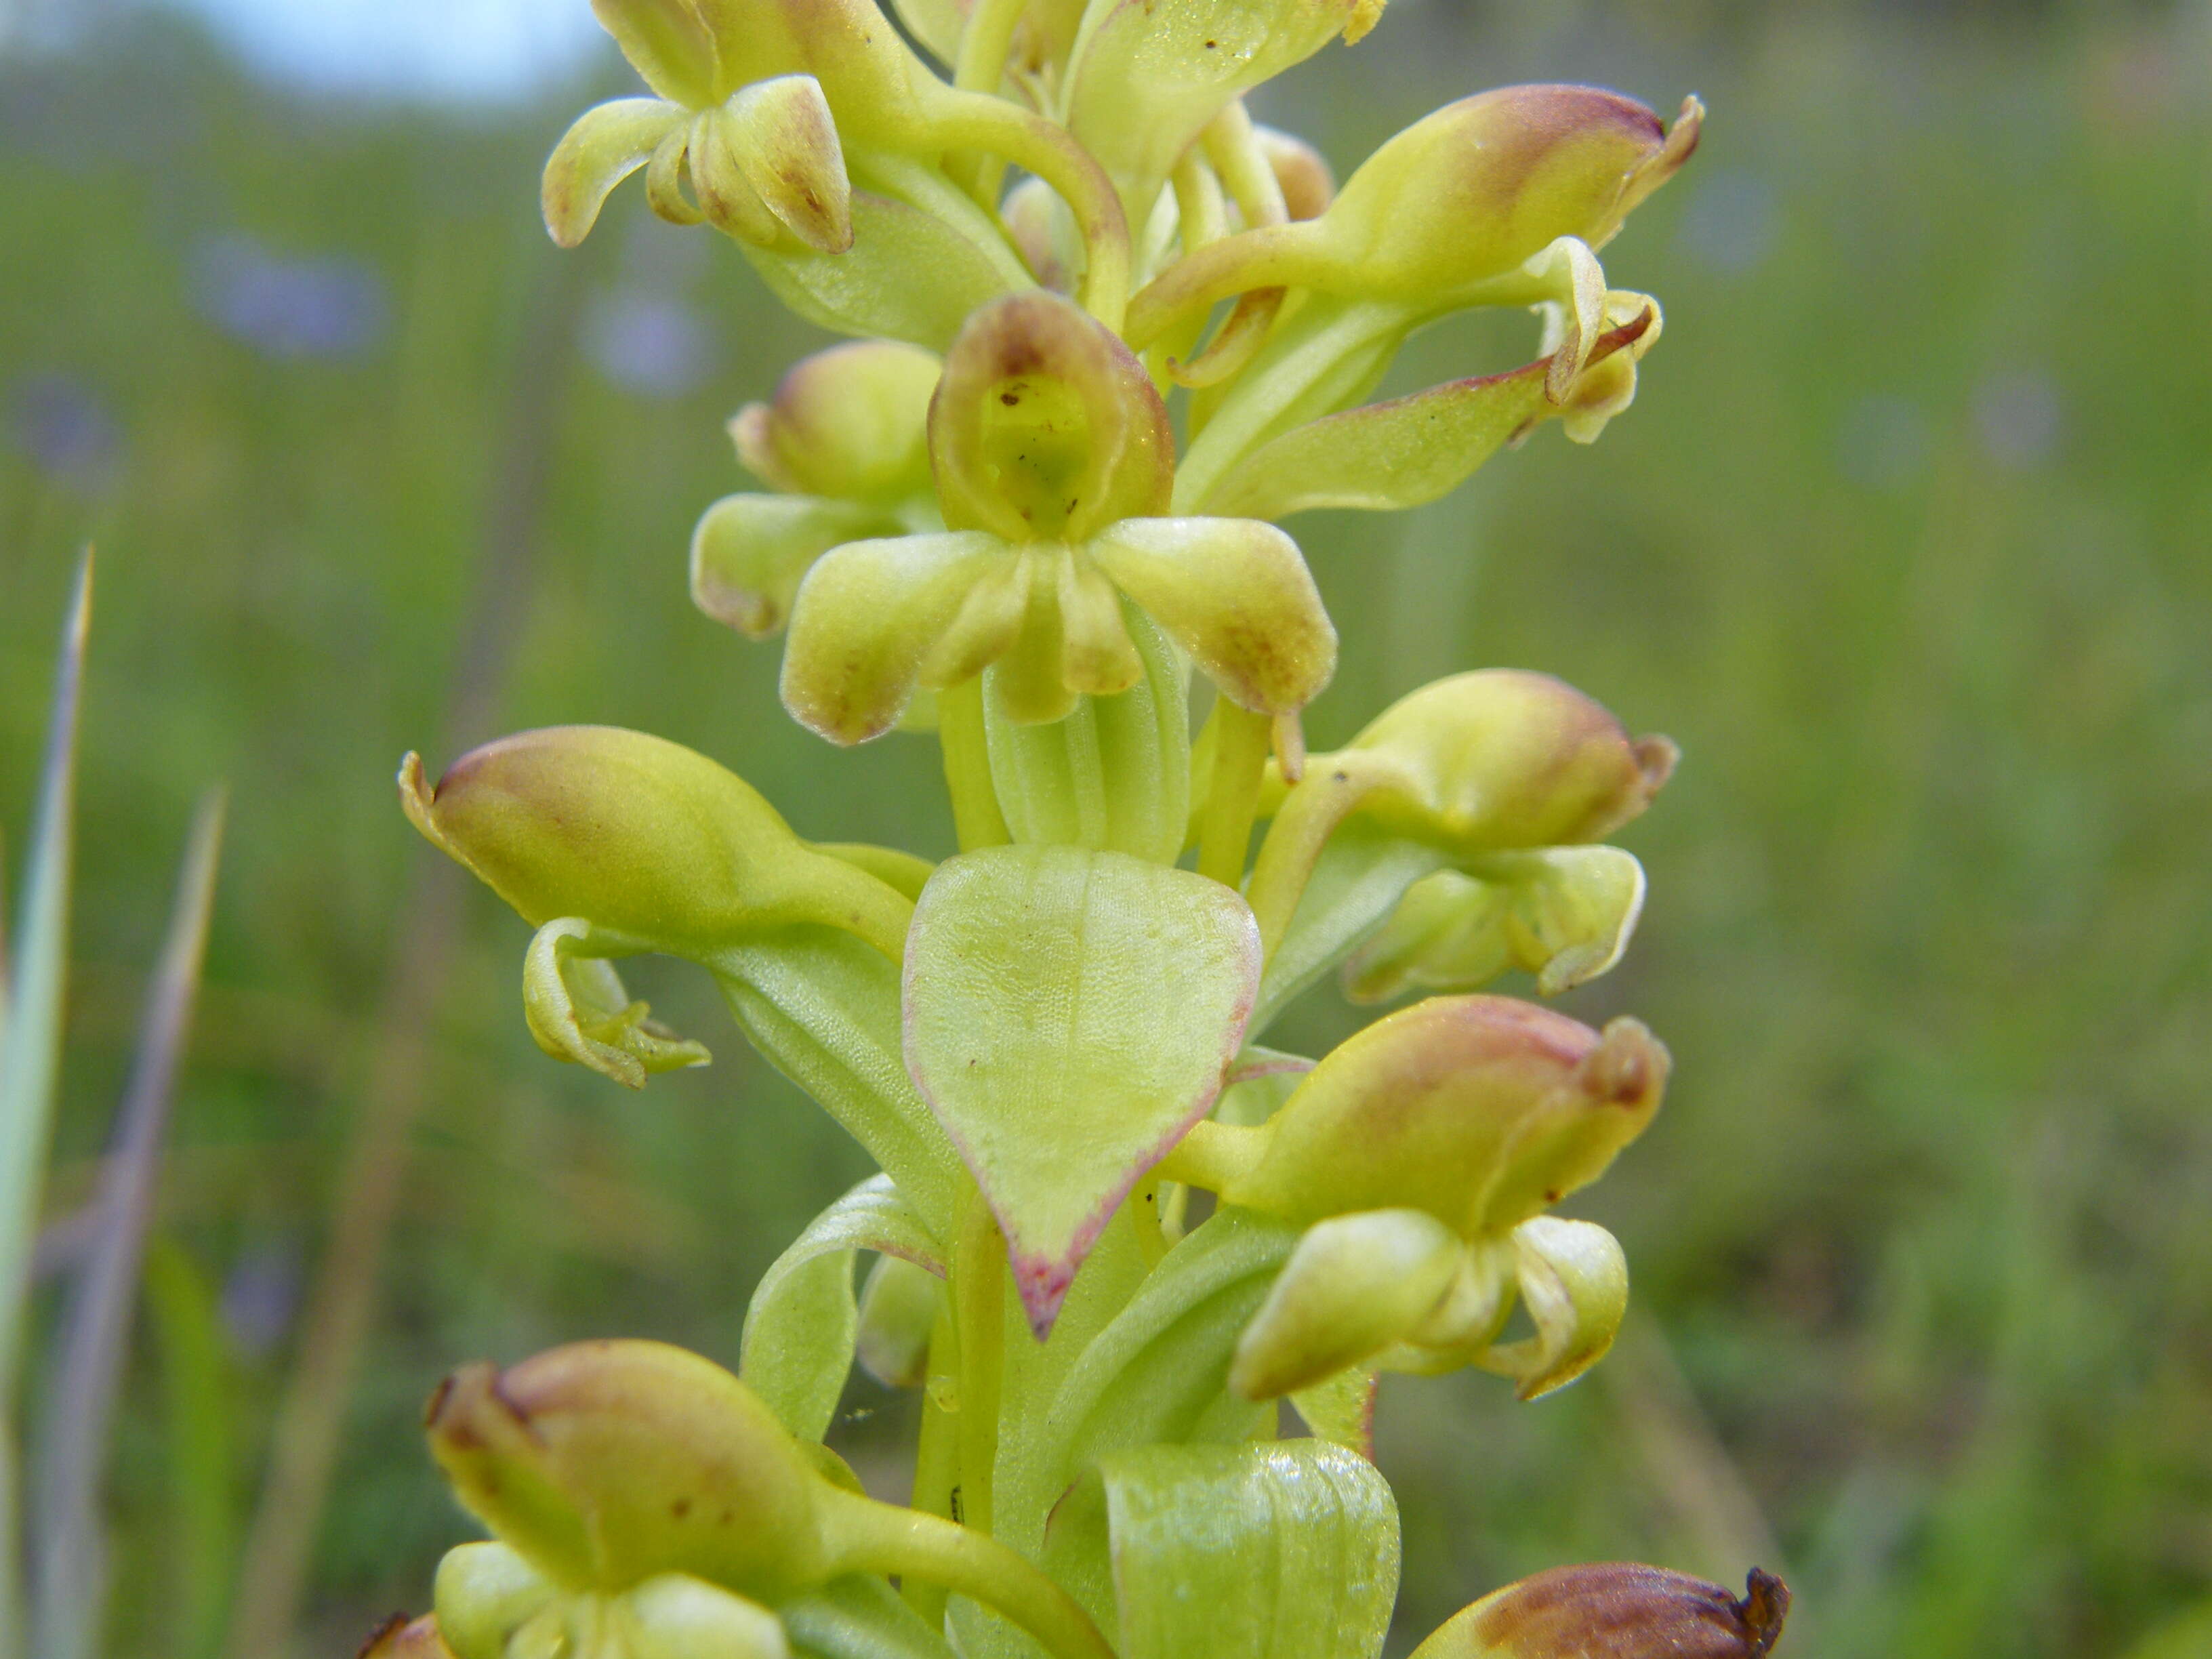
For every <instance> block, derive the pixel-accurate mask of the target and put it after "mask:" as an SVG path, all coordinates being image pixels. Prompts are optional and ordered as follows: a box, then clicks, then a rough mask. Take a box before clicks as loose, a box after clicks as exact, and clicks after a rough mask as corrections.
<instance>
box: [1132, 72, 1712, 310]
mask: <svg viewBox="0 0 2212 1659" xmlns="http://www.w3.org/2000/svg"><path fill="white" fill-rule="evenodd" d="M1702 118H1703V111H1702V109H1701V108H1700V106H1699V105H1698V103H1697V100H1694V99H1692V100H1689V101H1688V102H1686V103H1685V104H1684V106H1683V108H1682V114H1681V116H1680V118H1678V119H1677V120H1676V122H1675V124H1674V130H1673V131H1671V132H1669V131H1666V130H1664V129H1663V128H1662V126H1661V125H1660V122H1659V118H1658V117H1657V116H1656V115H1655V114H1653V113H1652V112H1651V111H1650V110H1649V109H1647V108H1646V107H1645V106H1643V105H1642V104H1639V103H1638V102H1636V101H1635V100H1633V99H1630V98H1624V97H1622V96H1620V94H1618V93H1612V92H1604V91H1601V90H1599V89H1598V88H1594V87H1575V86H1527V87H1504V88H1498V90H1496V91H1492V92H1486V93H1480V94H1477V95H1475V96H1474V97H1472V98H1463V99H1462V100H1460V101H1459V102H1457V103H1455V104H1448V105H1446V106H1444V107H1443V109H1440V110H1438V111H1437V112H1435V113H1434V114H1432V115H1431V116H1428V117H1427V118H1425V119H1423V120H1420V121H1418V122H1416V123H1414V124H1413V125H1412V126H1410V127H1408V128H1407V129H1406V130H1405V131H1403V132H1401V133H1400V134H1399V135H1398V136H1397V137H1395V138H1393V139H1391V140H1390V142H1389V143H1387V144H1385V145H1383V148H1382V149H1379V150H1377V151H1376V152H1375V154H1374V155H1371V156H1370V157H1369V158H1368V159H1367V161H1365V162H1364V163H1363V164H1362V165H1361V166H1360V167H1359V169H1358V171H1357V172H1356V173H1353V174H1352V177H1351V178H1350V179H1347V180H1346V182H1345V185H1344V189H1343V190H1342V191H1340V193H1339V194H1338V195H1337V197H1336V198H1335V200H1334V201H1333V202H1332V203H1331V204H1329V207H1328V211H1327V212H1325V213H1323V214H1322V215H1321V216H1320V217H1318V218H1316V219H1313V220H1310V221H1306V222H1293V223H1291V224H1287V225H1279V226H1268V227H1262V228H1256V229H1253V230H1249V231H1246V232H1244V233H1243V234H1241V235H1237V236H1231V237H1226V238H1225V239H1223V240H1220V241H1218V242H1213V243H1210V244H1208V245H1207V246H1205V247H1203V248H1201V249H1200V250H1199V251H1198V252H1197V253H1195V254H1194V255H1193V256H1192V257H1190V258H1187V259H1184V260H1182V262H1180V263H1179V264H1176V265H1173V266H1170V268H1169V269H1168V270H1166V271H1165V272H1164V273H1163V274H1162V275H1161V276H1160V277H1159V279H1158V281H1156V282H1154V283H1152V286H1151V287H1149V288H1148V289H1146V290H1145V291H1144V292H1143V293H1141V294H1139V295H1138V296H1137V298H1136V300H1135V301H1134V302H1133V304H1132V306H1131V307H1130V312H1129V321H1128V329H1127V333H1128V336H1129V338H1130V340H1131V342H1132V343H1135V344H1138V345H1139V346H1142V345H1146V344H1149V343H1151V342H1152V340H1154V339H1156V338H1158V337H1159V336H1160V335H1161V334H1162V333H1164V331H1166V330H1167V329H1168V328H1169V327H1170V326H1172V325H1174V324H1175V323H1176V321H1178V320H1179V319H1182V318H1184V317H1185V316H1187V315H1188V314H1189V313H1192V312H1194V311H1195V310H1197V309H1198V308H1200V307H1204V306H1208V305H1211V304H1212V303H1213V302H1214V301H1217V300H1221V299H1225V298H1227V297H1229V296H1230V295H1235V294H1243V293H1248V292H1249V291H1251V290H1252V289H1260V288H1281V287H1294V288H1309V289H1318V290H1320V291H1321V292H1322V293H1326V294H1333V295H1340V296H1342V297H1345V298H1347V299H1358V300H1372V301H1389V302H1391V303H1395V304H1398V305H1401V306H1404V307H1407V308H1408V309H1409V310H1410V311H1412V312H1413V313H1418V314H1422V315H1432V314H1435V313H1439V312H1442V311H1446V310H1451V309H1455V308H1456V307H1460V306H1464V305H1468V304H1474V303H1480V302H1482V301H1484V300H1486V299H1493V300H1495V301H1499V302H1506V301H1512V300H1514V299H1516V298H1517V297H1518V296H1516V295H1508V294H1504V293H1502V292H1501V293H1499V294H1498V295H1486V292H1485V285H1486V284H1491V283H1496V282H1498V280H1499V279H1501V278H1508V277H1511V276H1514V275H1515V274H1516V272H1517V271H1518V270H1519V268H1520V267H1521V266H1522V264H1523V263H1524V262H1526V261H1528V260H1530V259H1532V258H1535V257H1536V256H1538V255H1539V254H1541V253H1542V252H1543V251H1544V250H1545V249H1546V248H1547V247H1549V246H1551V245H1552V244H1553V242H1555V241H1557V240H1559V239H1560V238H1562V237H1571V238H1575V239H1577V240H1581V241H1583V242H1586V243H1588V244H1589V245H1590V246H1593V247H1595V246H1599V245H1601V244H1602V243H1603V242H1604V241H1605V240H1607V238H1608V237H1610V236H1611V235H1612V234H1613V232H1614V231H1616V230H1618V229H1619V228H1620V223H1621V221H1622V220H1623V218H1625V217H1626V215H1627V213H1628V211H1629V210H1630V209H1631V208H1632V207H1634V206H1635V205H1636V204H1638V202H1640V201H1642V200H1643V199H1644V197H1646V196H1648V195H1650V193H1651V191H1654V190H1656V189H1657V188H1658V186H1659V185H1661V184H1662V183H1664V182H1665V181H1666V180H1667V179H1668V178H1670V177H1671V176H1673V174H1674V170H1675V169H1676V168H1677V167H1680V165H1681V164H1682V162H1683V161H1686V159H1688V156H1689V154H1690V152H1691V151H1692V149H1695V148H1696V145H1697V139H1698V131H1699V124H1700V122H1701V120H1702Z"/></svg>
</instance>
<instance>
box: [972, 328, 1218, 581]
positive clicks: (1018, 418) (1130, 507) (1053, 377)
mask: <svg viewBox="0 0 2212 1659" xmlns="http://www.w3.org/2000/svg"><path fill="white" fill-rule="evenodd" d="M929 447H930V455H931V459H932V460H933V463H934V464H935V467H936V472H937V487H938V494H939V499H940V501H942V504H943V507H944V510H945V525H946V526H947V527H948V528H950V529H953V530H986V531H988V532H991V533H992V534H994V535H996V536H999V537H1001V538H1004V539H1006V540H1007V541H1010V542H1030V541H1038V540H1067V541H1079V540H1081V539H1083V538H1085V537H1086V536H1088V535H1090V534H1091V532H1093V531H1095V530H1097V529H1098V528H1100V527H1101V526H1104V525H1108V524H1110V523H1112V522H1114V521H1115V520H1119V519H1132V518H1145V517H1152V516H1154V515H1157V514H1158V513H1164V512H1165V511H1166V510H1167V505H1168V497H1169V492H1170V489H1171V488H1172V486H1173V483H1174V471H1175V440H1174V435H1173V434H1172V432H1171V431H1170V429H1169V427H1168V417H1167V410H1166V408H1165V406H1164V404H1162V403H1161V402H1160V398H1159V394H1158V392H1156V391H1154V390H1153V387H1152V380H1151V378H1150V377H1149V376H1148V375H1146V373H1145V369H1144V366H1143V365H1142V364H1141V363H1139V362H1138V361H1137V360H1136V358H1135V357H1134V356H1131V355H1130V352H1129V349H1128V348H1127V346H1125V345H1123V344H1122V343H1121V341H1120V340H1119V339H1117V338H1116V337H1115V336H1114V334H1113V333H1112V332H1111V331H1109V330H1108V329H1106V328H1104V327H1103V326H1102V325H1100V324H1099V323H1097V321H1095V320H1094V319H1091V318H1090V317H1088V316H1085V314H1084V313H1083V312H1082V311H1081V310H1080V309H1079V308H1078V307H1075V306H1074V305H1073V304H1071V303H1070V302H1069V301H1066V300H1063V299H1061V298H1060V297H1059V296H1058V295H1053V294H1048V293H1042V292H1036V293H1029V294H1020V295H1009V296H1008V297H1007V298H1006V299H1003V300H1000V301H996V302H995V303H994V304H992V305H989V306H986V307H984V308H983V309H981V311H978V312H977V313H975V315H974V316H973V317H971V318H969V320H968V325H967V326H966V327H964V328H963V329H962V330H961V331H960V334H959V337H957V339H955V340H954V341H953V343H952V346H951V350H950V351H949V352H948V353H947V354H946V356H945V374H944V378H943V380H941V381H940V382H939V385H938V388H937V394H936V397H935V399H934V400H933V402H932V404H931V405H930V411H929Z"/></svg>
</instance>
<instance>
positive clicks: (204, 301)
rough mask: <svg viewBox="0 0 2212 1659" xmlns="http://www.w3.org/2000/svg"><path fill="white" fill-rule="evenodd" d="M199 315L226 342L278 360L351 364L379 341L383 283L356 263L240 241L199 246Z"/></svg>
mask: <svg viewBox="0 0 2212 1659" xmlns="http://www.w3.org/2000/svg"><path fill="white" fill-rule="evenodd" d="M192 286H193V299H194V302H195V303H196V304H197V307H198V308H199V312H200V314H201V315H202V316H204V317H205V318H206V319H208V320H209V321H210V322H211V323H213V324H214V325H216V327H217V328H219V329H221V330H222V331H223V332H224V333H226V334H228V335H229V336H230V337H232V338H234V339H236V340H240V341H243V342H244V343H246V344H247V345H250V346H252V347H253V348H254V349H256V350H257V351H259V352H261V353H263V354H264V356H270V357H276V358H283V359H294V358H302V357H353V356H360V355H361V354H362V352H365V351H367V350H368V349H370V348H371V347H372V346H374V345H375V344H376V343H377V342H378V341H379V340H380V339H381V338H382V337H383V336H384V331H385V328H386V323H387V321H388V319H389V313H390V309H391V307H390V304H389V302H388V301H387V300H386V295H385V289H384V281H383V279H382V278H381V277H380V276H378V275H377V274H376V272H375V271H374V270H370V269H369V267H368V266H367V265H366V264H362V262H361V261H359V260H357V259H349V258H340V257H335V256H327V255H325V256H322V257H318V258H285V257H284V256H283V255H281V254H276V253H271V252H270V251H269V250H268V249H266V248H264V247H263V246H261V245H260V244H258V242H255V241H253V240H251V239H250V238H247V237H243V236H225V237H220V238H217V239H216V240H212V241H210V242H208V243H206V244H204V246H202V247H201V248H200V250H199V252H198V255H197V258H196V259H195V260H194V270H193V285H192Z"/></svg>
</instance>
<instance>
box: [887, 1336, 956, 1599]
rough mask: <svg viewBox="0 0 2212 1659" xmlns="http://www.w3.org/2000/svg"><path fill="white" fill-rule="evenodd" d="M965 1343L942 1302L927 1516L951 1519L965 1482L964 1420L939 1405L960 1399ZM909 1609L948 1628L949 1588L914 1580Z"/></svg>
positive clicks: (921, 1449) (926, 1423)
mask: <svg viewBox="0 0 2212 1659" xmlns="http://www.w3.org/2000/svg"><path fill="white" fill-rule="evenodd" d="M959 1354H960V1343H959V1338H958V1335H957V1333H956V1332H955V1330H954V1328H953V1323H952V1302H951V1297H944V1298H941V1299H940V1301H939V1305H938V1310H937V1322H936V1324H935V1325H934V1326H933V1328H932V1329H931V1331H930V1334H929V1380H928V1383H927V1386H926V1387H925V1388H924V1389H922V1395H921V1438H920V1441H919V1442H918V1443H917V1444H916V1446H915V1457H914V1504H913V1507H914V1508H915V1509H916V1510H921V1512H922V1513H923V1514H925V1515H934V1516H939V1517H940V1518H943V1519H948V1520H949V1519H950V1518H951V1515H952V1488H953V1486H954V1483H956V1482H957V1480H959V1478H960V1440H959V1432H960V1419H959V1414H958V1413H957V1412H951V1411H948V1410H946V1409H945V1407H944V1405H943V1404H942V1403H940V1402H941V1401H943V1400H944V1399H945V1397H946V1396H947V1395H954V1396H956V1398H957V1390H958V1389H959V1381H958V1377H957V1367H958V1364H959ZM899 1594H900V1595H902V1596H904V1597H905V1598H906V1602H907V1605H908V1607H912V1608H913V1609H914V1610H915V1612H916V1613H920V1614H921V1619H922V1622H923V1623H925V1624H927V1626H929V1627H930V1628H931V1629H932V1630H937V1629H940V1628H942V1627H943V1626H944V1623H945V1587H944V1586H943V1585H942V1584H935V1583H929V1582H927V1580H924V1579H921V1578H917V1577H911V1576H909V1577H908V1578H907V1579H906V1581H905V1582H904V1583H902V1584H901V1585H900V1586H899Z"/></svg>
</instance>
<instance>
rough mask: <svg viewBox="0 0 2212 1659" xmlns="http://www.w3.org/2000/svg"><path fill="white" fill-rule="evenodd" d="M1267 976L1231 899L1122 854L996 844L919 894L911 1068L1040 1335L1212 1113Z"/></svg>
mask: <svg viewBox="0 0 2212 1659" xmlns="http://www.w3.org/2000/svg"><path fill="white" fill-rule="evenodd" d="M1259 970H1260V945H1259V934H1258V932H1257V930H1256V928H1255V927H1254V925H1253V921H1252V917H1251V913H1250V912H1249V910H1248V909H1246V908H1245V906H1244V903H1243V900H1242V899H1240V898H1238V897H1237V895H1236V894H1235V893H1234V892H1232V891H1231V890H1229V889H1228V888H1226V887H1224V886H1222V885H1221V884H1219V883H1218V882H1213V881H1209V880H1207V879H1206V878H1205V877H1203V876H1198V875H1194V874H1192V873H1191V872H1188V871H1183V870H1176V869H1173V868H1170V867H1167V866H1161V865H1157V864H1147V863H1146V862H1144V861H1143V860H1139V859H1134V858H1131V857H1129V856H1127V854H1120V853H1093V852H1086V851H1084V850H1083V849H1080V848H1072V847H1036V846H1031V847H997V848H986V849H983V850H981V851H978V852H974V853H969V854H963V855H962V856H960V857H958V858H956V859H951V860H947V861H946V862H945V863H944V864H942V865H939V866H938V869H937V873H936V874H935V875H933V876H932V877H931V878H930V882H929V885H928V886H927V887H926V888H925V889H923V890H922V896H921V902H920V903H919V904H918V905H917V906H916V907H915V925H914V930H913V933H912V937H911V940H910V944H909V946H908V951H907V968H906V975H905V981H904V996H905V1027H906V1043H905V1054H906V1062H907V1069H908V1072H909V1073H911V1074H912V1076H913V1078H914V1080H915V1085H916V1086H917V1087H918V1088H919V1089H920V1090H921V1094H922V1097H923V1098H924V1099H925V1100H927V1102H928V1103H929V1106H930V1109H931V1110H932V1111H933V1113H935V1115H936V1116H937V1119H938V1121H939V1122H940V1123H941V1124H942V1125H943V1126H944V1127H945V1133H947V1134H949V1135H950V1136H951V1139H952V1140H953V1143H954V1144H955V1146H957V1147H958V1148H959V1150H960V1154H961V1156H962V1158H963V1159H964V1160H965V1161H966V1162H967V1164H968V1166H969V1169H970V1170H972V1171H973V1172H974V1174H975V1179H976V1181H977V1182H978V1184H979V1185H981V1188H982V1189H983V1194H984V1196H985V1197H986V1198H987V1200H989V1202H990V1205H991V1208H992V1211H993V1212H994V1214H995V1215H996V1216H997V1218H998V1220H999V1225H1000V1229H1001V1230H1002V1231H1003V1232H1004V1233H1005V1235H1006V1248H1007V1254H1008V1257H1009V1259H1010V1261H1012V1267H1013V1270H1014V1279H1015V1284H1016V1285H1017V1286H1018V1289H1019V1291H1020V1293H1021V1297H1022V1302H1023V1305H1024V1308H1025V1309H1026V1310H1027V1311H1028V1313H1029V1316H1030V1324H1031V1326H1032V1327H1033V1328H1035V1329H1036V1332H1037V1333H1038V1334H1039V1336H1040V1337H1042V1335H1043V1334H1044V1333H1046V1332H1047V1331H1048V1330H1049V1329H1050V1328H1051V1326H1052V1322H1053V1319H1054V1316H1056V1314H1057V1313H1058V1311H1059V1308H1060V1301H1061V1299H1062V1298H1063V1297H1065V1296H1066V1293H1067V1288H1068V1285H1069V1284H1070V1283H1071V1282H1072V1281H1073V1279H1074V1276H1075V1270H1076V1268H1077V1267H1079V1266H1080V1265H1081V1263H1082V1261H1083V1258H1084V1257H1085V1255H1087V1254H1088V1253H1089V1251H1090V1249H1091V1245H1092V1243H1094V1242H1095V1241H1096V1240H1097V1237H1098V1234H1099V1231H1100V1230H1101V1229H1102V1228H1103V1227H1104V1225H1105V1224H1106V1221H1107V1219H1108V1218H1109V1217H1110V1216H1111V1215H1112V1214H1113V1212H1114V1210H1115V1206H1117V1205H1119V1204H1120V1203H1121V1200H1122V1198H1123V1197H1124V1196H1125V1195H1127V1193H1128V1191H1129V1189H1130V1188H1131V1187H1132V1186H1133V1185H1134V1184H1135V1183H1136V1182H1137V1180H1138V1178H1139V1176H1142V1175H1143V1173H1144V1172H1145V1171H1146V1170H1147V1169H1149V1168H1151V1167H1152V1164H1155V1163H1157V1162H1158V1160H1159V1159H1160V1158H1162V1157H1164V1156H1165V1154H1166V1153H1167V1152H1168V1150H1169V1149H1170V1147H1172V1146H1174V1145H1175V1143H1176V1140H1177V1139H1180V1138H1181V1137H1182V1133H1183V1132H1184V1131H1185V1130H1186V1129H1188V1127H1189V1126H1190V1125H1191V1124H1192V1123H1194V1121H1197V1120H1198V1119H1199V1118H1200V1117H1202V1116H1204V1115H1206V1111H1207V1109H1209V1108H1211V1107H1212V1104H1213V1101H1214V1097H1216V1095H1217V1094H1218V1092H1219V1091H1220V1086H1221V1077H1222V1073H1223V1071H1224V1069H1225V1066H1227V1065H1228V1063H1229V1062H1230V1060H1231V1059H1232V1058H1233V1057H1234V1056H1235V1054H1236V1053H1237V1048H1238V1047H1239V1045H1240V1043H1241V1042H1242V1039H1243V1032H1244V1023H1245V1019H1246V1017H1247V1015H1248V1014H1249V1011H1250V1009H1251V1006H1252V998H1253V995H1254V994H1255V991H1256V990H1257V988H1258V984H1259Z"/></svg>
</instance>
